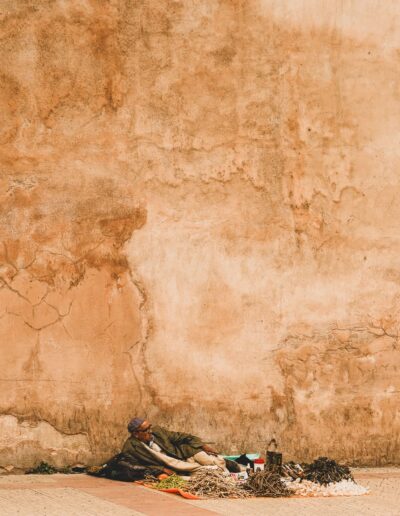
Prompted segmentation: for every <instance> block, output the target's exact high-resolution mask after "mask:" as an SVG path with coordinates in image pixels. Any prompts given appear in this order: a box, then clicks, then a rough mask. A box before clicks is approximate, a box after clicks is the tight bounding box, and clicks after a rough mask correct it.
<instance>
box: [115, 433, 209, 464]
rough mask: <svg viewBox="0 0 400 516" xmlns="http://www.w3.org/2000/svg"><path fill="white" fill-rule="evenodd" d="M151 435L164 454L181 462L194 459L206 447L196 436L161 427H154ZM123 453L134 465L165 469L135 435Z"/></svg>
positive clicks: (126, 443)
mask: <svg viewBox="0 0 400 516" xmlns="http://www.w3.org/2000/svg"><path fill="white" fill-rule="evenodd" d="M151 433H152V434H153V439H154V442H155V443H156V444H158V446H159V447H160V448H161V451H162V452H163V453H165V454H166V455H169V456H170V457H173V458H175V459H179V460H186V459H189V458H190V457H193V455H195V454H196V453H198V452H200V451H202V447H203V446H204V443H203V441H202V440H201V439H199V438H198V437H195V436H194V435H190V434H184V433H181V432H171V431H170V430H167V429H166V428H162V427H160V426H155V427H153V428H152V430H151ZM122 453H123V454H124V455H128V456H129V458H130V459H131V462H132V463H133V464H137V465H141V466H155V467H159V468H160V471H162V470H163V469H164V467H165V466H161V465H160V464H159V463H158V462H157V460H156V459H155V457H154V456H153V454H152V453H151V452H150V451H149V450H148V449H147V448H146V447H145V446H144V445H143V443H142V442H141V441H139V439H136V437H134V436H133V435H131V437H129V438H128V439H127V440H126V441H125V444H124V447H123V448H122Z"/></svg>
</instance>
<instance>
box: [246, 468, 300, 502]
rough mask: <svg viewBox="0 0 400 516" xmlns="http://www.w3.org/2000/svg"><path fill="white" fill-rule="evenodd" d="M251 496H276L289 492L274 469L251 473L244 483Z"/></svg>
mask: <svg viewBox="0 0 400 516" xmlns="http://www.w3.org/2000/svg"><path fill="white" fill-rule="evenodd" d="M244 488H245V489H247V490H248V491H249V492H250V494H251V495H252V496H268V497H272V498H278V497H281V496H290V494H291V492H290V490H289V489H288V488H287V487H286V485H285V484H284V483H283V482H282V480H281V478H280V475H279V473H277V472H276V471H268V470H266V471H258V472H257V473H255V474H254V475H251V476H250V477H249V479H248V480H247V482H246V483H245V484H244Z"/></svg>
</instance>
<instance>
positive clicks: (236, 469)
mask: <svg viewBox="0 0 400 516" xmlns="http://www.w3.org/2000/svg"><path fill="white" fill-rule="evenodd" d="M225 465H226V468H227V470H228V471H229V472H230V473H240V472H241V471H242V470H241V468H240V464H238V463H237V462H235V461H234V460H230V459H225Z"/></svg>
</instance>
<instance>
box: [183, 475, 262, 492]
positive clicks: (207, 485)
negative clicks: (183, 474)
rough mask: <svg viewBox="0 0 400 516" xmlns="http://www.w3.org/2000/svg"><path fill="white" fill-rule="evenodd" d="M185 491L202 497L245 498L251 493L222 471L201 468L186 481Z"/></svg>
mask: <svg viewBox="0 0 400 516" xmlns="http://www.w3.org/2000/svg"><path fill="white" fill-rule="evenodd" d="M185 491H188V492H189V493H192V494H194V495H197V496H200V497H202V498H247V497H249V496H252V495H251V493H250V492H249V491H247V490H245V489H244V488H243V485H242V484H239V483H238V482H237V481H235V480H234V479H232V478H231V477H227V476H226V475H224V473H223V472H222V471H218V470H210V469H201V470H199V471H197V472H196V473H194V475H193V476H191V477H190V479H189V480H188V481H187V484H186V487H185Z"/></svg>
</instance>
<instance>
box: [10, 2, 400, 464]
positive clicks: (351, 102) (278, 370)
mask: <svg viewBox="0 0 400 516" xmlns="http://www.w3.org/2000/svg"><path fill="white" fill-rule="evenodd" d="M368 3H369V0H368V2H365V1H361V0H360V1H356V2H339V1H337V2H336V1H335V2H332V4H330V5H329V6H328V7H327V8H326V9H325V8H324V7H323V6H321V4H320V3H319V2H308V3H307V5H306V4H304V3H303V2H293V1H290V2H286V1H279V2H278V1H275V0H259V1H256V0H254V1H249V2H244V1H239V0H238V1H232V2H227V1H223V0H221V1H217V2H210V1H209V0H202V1H199V2H182V1H174V2H166V1H161V2H160V1H158V2H154V1H153V0H146V1H143V2H139V3H138V2H133V1H131V0H112V1H110V2H107V3H104V2H102V1H100V0H88V1H84V2H82V1H75V0H73V1H70V2H61V1H60V2H53V1H49V0H41V1H39V2H32V1H31V0H24V1H21V2H18V3H15V2H3V5H2V8H1V10H0V31H1V35H2V45H1V48H0V63H1V68H2V70H3V72H2V74H1V75H0V107H1V111H2V113H3V124H2V127H1V129H0V166H1V174H0V195H1V203H0V221H1V227H0V240H1V243H0V328H1V330H0V331H1V335H2V363H1V365H0V383H1V384H2V387H3V388H2V389H1V394H0V414H1V415H0V418H1V422H2V425H3V426H4V425H6V426H7V425H8V426H7V428H11V427H12V428H15V429H16V430H15V438H14V440H12V439H11V440H10V441H9V442H7V443H5V444H4V443H3V444H4V445H1V448H0V465H7V464H9V463H13V464H15V465H16V466H19V467H27V466H29V465H33V464H34V463H35V462H36V461H37V460H38V458H39V456H44V457H46V458H49V460H50V458H51V457H53V458H54V457H55V455H54V454H53V452H55V453H56V454H57V460H58V461H59V463H60V465H61V463H63V464H68V463H72V462H79V461H86V462H93V463H96V462H98V461H100V460H103V459H104V458H106V457H107V456H108V455H109V454H111V453H112V452H113V451H115V450H117V449H118V446H119V445H120V444H121V442H122V441H123V439H124V438H125V436H126V430H125V424H126V421H127V420H128V419H129V417H131V416H132V415H135V414H144V415H146V416H147V417H150V418H153V419H154V421H157V422H159V423H164V424H168V425H170V426H171V427H175V428H177V429H178V428H181V429H185V430H188V431H192V432H194V433H196V434H200V435H203V436H204V438H206V439H209V440H212V441H216V442H217V443H218V444H219V446H220V447H221V448H222V449H224V450H225V451H227V452H228V451H232V450H233V449H237V450H242V451H244V450H245V449H246V450H250V449H251V450H257V451H258V450H259V449H262V447H263V446H264V444H261V443H262V441H265V440H267V439H269V438H270V437H271V436H272V435H275V436H276V437H277V438H278V439H279V440H280V442H281V444H282V446H283V448H284V450H285V452H286V454H287V457H296V458H298V459H309V458H312V457H314V456H316V455H318V454H328V455H332V456H334V457H336V458H340V459H343V460H349V461H352V462H353V463H360V464H389V463H398V462H399V443H398V441H396V439H394V438H393V435H397V434H398V429H399V426H400V422H399V420H398V415H397V412H398V411H396V406H397V404H398V401H399V400H398V398H399V390H400V389H399V384H398V380H397V377H398V374H397V373H398V369H399V366H400V363H399V354H398V310H399V306H400V294H399V280H398V274H397V272H396V271H397V270H398V268H399V265H400V264H399V263H398V256H400V254H399V250H400V249H399V240H398V224H397V222H396V221H398V220H399V213H398V211H399V208H398V203H397V202H396V199H397V194H398V188H399V184H398V180H397V168H398V166H397V165H398V162H399V153H398V150H397V142H396V135H397V134H398V130H399V127H398V125H399V120H400V117H399V111H400V104H399V94H398V79H397V77H398V69H399V60H398V52H397V47H398V43H399V42H398V41H397V38H398V36H397V35H396V31H395V30H394V28H393V24H392V25H391V20H392V19H393V18H396V17H398V16H400V11H399V9H398V8H397V7H396V6H394V5H391V6H390V8H388V9H386V10H385V12H378V13H376V14H375V15H374V16H368V12H369V9H368V7H366V4H368ZM349 20H353V21H354V20H362V23H354V24H353V23H350V24H349V23H348V22H349ZM383 34H384V35H385V37H384V38H383ZM188 414H189V415H190V417H188ZM338 422H340V424H339V425H338V424H337V423H338ZM26 425H28V426H26ZM28 427H29V428H28ZM26 428H28V429H26ZM38 429H40V431H39V430H38ZM396 432H397V433H396ZM39 434H40V435H39ZM7 435H8V434H7ZM43 436H48V439H47V438H46V437H43ZM69 437H71V439H69ZM11 441H12V442H11ZM46 442H47V443H48V445H46ZM46 446H47V447H46ZM54 460H56V459H54Z"/></svg>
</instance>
